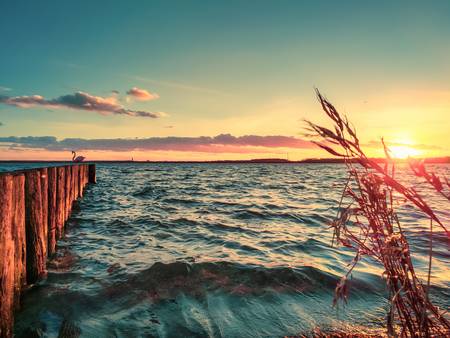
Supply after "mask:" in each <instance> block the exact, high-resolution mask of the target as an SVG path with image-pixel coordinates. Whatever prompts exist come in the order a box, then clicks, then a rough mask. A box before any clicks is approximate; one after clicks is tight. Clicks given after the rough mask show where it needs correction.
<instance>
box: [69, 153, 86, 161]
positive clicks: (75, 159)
mask: <svg viewBox="0 0 450 338" xmlns="http://www.w3.org/2000/svg"><path fill="white" fill-rule="evenodd" d="M72 154H73V157H72V162H83V161H84V159H85V158H86V157H84V156H77V153H76V152H74V151H72Z"/></svg>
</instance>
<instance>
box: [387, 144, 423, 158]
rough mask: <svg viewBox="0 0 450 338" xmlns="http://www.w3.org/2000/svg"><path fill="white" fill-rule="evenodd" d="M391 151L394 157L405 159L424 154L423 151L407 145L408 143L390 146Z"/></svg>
mask: <svg viewBox="0 0 450 338" xmlns="http://www.w3.org/2000/svg"><path fill="white" fill-rule="evenodd" d="M389 151H390V153H391V156H392V157H393V158H398V159H405V158H408V157H414V156H419V155H421V154H422V152H421V151H419V150H417V149H415V148H413V147H410V146H407V145H396V146H391V147H389Z"/></svg>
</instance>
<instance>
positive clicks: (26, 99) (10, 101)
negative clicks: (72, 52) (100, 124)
mask: <svg viewBox="0 0 450 338" xmlns="http://www.w3.org/2000/svg"><path fill="white" fill-rule="evenodd" d="M0 103H4V104H7V105H10V106H16V107H21V108H30V107H36V106H42V107H46V108H53V109H59V108H71V109H78V110H87V111H94V112H97V113H100V114H118V115H128V116H139V117H150V118H159V117H162V116H165V115H166V114H165V113H162V112H147V111H137V110H131V109H127V108H125V107H123V106H122V105H121V104H120V103H118V102H117V99H116V97H101V96H94V95H91V94H88V93H85V92H76V93H74V94H68V95H63V96H59V97H57V98H55V99H50V100H49V99H46V98H44V97H43V96H40V95H31V96H5V95H0Z"/></svg>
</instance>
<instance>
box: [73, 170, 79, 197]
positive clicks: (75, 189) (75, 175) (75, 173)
mask: <svg viewBox="0 0 450 338" xmlns="http://www.w3.org/2000/svg"><path fill="white" fill-rule="evenodd" d="M79 171H80V166H79V165H73V166H72V201H76V200H77V199H78V196H79V189H80V183H79V179H80V173H79Z"/></svg>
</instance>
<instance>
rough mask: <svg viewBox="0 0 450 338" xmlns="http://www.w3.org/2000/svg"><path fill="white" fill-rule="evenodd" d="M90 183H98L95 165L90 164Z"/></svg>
mask: <svg viewBox="0 0 450 338" xmlns="http://www.w3.org/2000/svg"><path fill="white" fill-rule="evenodd" d="M89 183H94V184H95V183H97V178H96V174H95V164H89Z"/></svg>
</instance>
